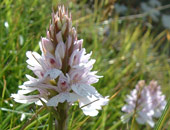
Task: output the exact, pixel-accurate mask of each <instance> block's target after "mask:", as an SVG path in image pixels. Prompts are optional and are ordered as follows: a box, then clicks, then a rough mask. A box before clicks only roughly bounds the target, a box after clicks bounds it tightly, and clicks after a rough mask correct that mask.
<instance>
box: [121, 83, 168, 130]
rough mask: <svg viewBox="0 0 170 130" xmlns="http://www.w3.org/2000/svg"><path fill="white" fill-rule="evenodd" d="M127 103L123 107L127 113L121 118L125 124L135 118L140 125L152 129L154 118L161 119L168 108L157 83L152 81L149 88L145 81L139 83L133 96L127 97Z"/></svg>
mask: <svg viewBox="0 0 170 130" xmlns="http://www.w3.org/2000/svg"><path fill="white" fill-rule="evenodd" d="M126 103H127V104H126V105H125V106H123V107H122V111H123V112H126V113H127V114H125V115H123V116H122V117H121V118H122V121H123V122H128V121H129V119H130V117H131V116H135V119H136V121H137V122H138V123H139V124H145V123H148V124H149V125H150V126H151V127H153V126H154V121H153V117H160V116H161V113H162V111H163V109H164V108H165V106H166V100H165V96H164V95H162V92H161V90H160V86H159V85H158V84H157V81H151V82H150V83H149V85H148V86H147V85H145V81H143V80H141V81H139V82H138V84H137V85H136V88H135V89H134V90H132V91H131V94H130V95H127V98H126Z"/></svg>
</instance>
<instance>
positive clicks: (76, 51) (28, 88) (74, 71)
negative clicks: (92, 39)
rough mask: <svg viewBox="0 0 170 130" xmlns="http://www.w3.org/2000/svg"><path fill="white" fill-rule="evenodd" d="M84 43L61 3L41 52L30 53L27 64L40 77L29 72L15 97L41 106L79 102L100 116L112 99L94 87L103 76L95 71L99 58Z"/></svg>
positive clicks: (53, 17)
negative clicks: (83, 45)
mask: <svg viewBox="0 0 170 130" xmlns="http://www.w3.org/2000/svg"><path fill="white" fill-rule="evenodd" d="M82 44H83V40H82V39H81V40H78V38H77V32H76V29H75V28H74V27H72V17H71V14H70V13H68V10H66V9H65V8H64V6H59V7H58V11H57V12H56V13H54V12H53V13H52V20H51V23H50V26H49V30H48V31H47V33H46V37H43V38H41V43H40V44H39V46H40V49H41V55H39V54H38V53H36V52H31V51H28V52H27V53H26V56H27V57H28V60H27V63H28V66H27V67H28V69H30V70H32V71H33V73H34V74H35V75H36V78H34V77H32V76H30V75H26V77H27V78H28V81H26V82H25V83H24V84H23V85H21V86H19V88H21V90H19V91H18V93H17V94H12V97H13V98H14V100H15V101H16V102H19V103H29V102H35V103H36V104H38V105H42V103H41V101H43V102H45V103H46V105H47V106H58V104H59V103H64V102H67V103H69V105H72V104H73V103H74V102H75V101H78V102H79V106H80V108H82V110H83V113H84V114H85V115H90V116H96V115H97V114H98V110H100V109H101V106H104V105H106V104H107V103H108V100H109V99H108V97H103V96H101V95H100V94H99V93H98V92H97V90H96V89H95V88H94V87H93V86H92V84H94V83H96V82H98V80H99V78H101V77H102V76H98V75H96V71H92V68H93V64H94V63H95V60H94V59H90V56H91V55H92V53H89V54H87V53H86V49H85V48H83V47H82ZM40 99H41V101H40ZM87 104H89V105H87ZM83 106H84V107H83Z"/></svg>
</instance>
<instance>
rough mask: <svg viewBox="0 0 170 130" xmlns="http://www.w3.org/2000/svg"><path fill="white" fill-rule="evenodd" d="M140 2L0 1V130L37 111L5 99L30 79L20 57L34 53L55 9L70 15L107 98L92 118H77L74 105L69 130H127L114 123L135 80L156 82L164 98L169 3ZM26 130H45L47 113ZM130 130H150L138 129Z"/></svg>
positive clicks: (169, 69)
mask: <svg viewBox="0 0 170 130" xmlns="http://www.w3.org/2000/svg"><path fill="white" fill-rule="evenodd" d="M142 2H144V4H145V5H144V4H143V6H144V7H143V6H142ZM142 2H140V1H139V0H137V1H135V0H133V1H129V0H128V1H125V0H120V1H118V0H117V1H116V0H68V1H67V0H0V93H1V96H0V130H9V129H10V130H17V129H18V130H19V129H20V127H21V126H22V125H23V124H24V123H25V122H26V121H27V120H28V119H30V118H31V116H32V115H33V114H34V113H36V111H37V109H38V108H39V107H38V106H35V105H34V104H22V105H21V104H18V103H16V102H14V101H13V100H12V99H11V98H10V95H11V93H16V92H17V91H18V85H21V84H22V83H23V82H24V81H26V77H25V74H30V75H32V76H33V73H32V72H31V71H30V70H28V69H27V67H26V66H27V64H26V54H25V53H26V51H28V50H31V51H37V52H40V49H39V44H38V43H39V42H40V38H41V36H42V37H44V36H45V34H46V30H47V29H48V26H49V23H50V19H51V12H52V8H53V9H54V10H56V9H57V6H58V5H62V4H64V5H65V6H66V7H67V8H68V9H69V11H70V12H71V13H72V17H73V18H72V19H73V26H75V27H76V29H77V32H78V38H79V39H84V47H85V48H86V49H87V51H88V52H90V51H93V54H92V57H93V58H94V59H96V63H95V66H94V69H93V70H97V71H98V75H103V76H104V77H103V78H101V79H100V81H99V82H98V83H97V84H94V86H95V87H96V88H97V90H98V91H99V92H100V93H101V94H102V95H103V96H107V95H109V96H110V97H112V96H113V98H112V99H111V100H110V102H109V104H108V105H107V106H105V107H103V110H101V111H100V114H99V115H98V116H97V117H88V116H85V115H83V113H82V111H81V109H79V108H78V105H75V106H74V107H72V108H71V110H70V120H69V122H70V123H69V129H70V130H74V129H75V130H114V129H117V130H120V129H122V130H125V129H129V128H130V123H129V124H122V122H121V121H120V117H121V115H122V114H123V112H122V111H121V107H122V106H123V105H124V104H125V102H124V99H125V98H126V95H127V94H129V92H130V91H131V90H132V89H133V88H134V87H135V85H136V84H137V82H138V80H146V82H147V83H149V81H151V80H153V79H154V80H157V81H158V83H159V84H160V85H161V86H162V91H163V93H164V94H165V95H166V99H168V98H169V97H170V95H169V93H170V27H169V26H170V25H169V23H170V18H169V16H168V12H169V11H170V6H166V5H169V4H170V2H169V1H168V0H163V1H159V3H161V4H156V6H154V7H153V9H151V10H149V9H148V8H147V6H149V4H148V3H147V2H148V1H142ZM122 5H123V7H122ZM146 5H147V6H146ZM120 6H121V7H120ZM160 7H162V8H160ZM146 8H147V9H148V11H146V10H147V9H146ZM119 9H122V10H123V12H121V10H119ZM154 9H155V10H156V11H155V10H154ZM155 12H156V13H155ZM153 13H155V14H153ZM153 15H154V16H153ZM155 17H156V19H157V20H156V21H155ZM168 20H169V21H168ZM24 116H25V118H23V117H24ZM21 117H22V118H21ZM169 118H170V115H167V118H166V119H165V121H164V124H163V128H162V129H167V130H168V129H170V127H169V128H168V126H170V121H169V120H168V119H169ZM156 121H157V120H155V122H156ZM28 129H33V130H36V129H38V130H39V129H40V130H41V129H44V130H46V129H48V113H46V112H42V113H41V114H40V115H38V117H37V118H36V120H34V122H33V123H32V124H31V125H30V126H29V128H28ZM136 129H142V130H144V129H146V130H149V129H151V128H150V127H149V126H146V125H143V126H139V125H138V126H136Z"/></svg>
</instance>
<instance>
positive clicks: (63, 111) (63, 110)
mask: <svg viewBox="0 0 170 130" xmlns="http://www.w3.org/2000/svg"><path fill="white" fill-rule="evenodd" d="M68 110H69V105H68V103H66V102H65V103H59V105H58V107H57V112H58V115H59V117H58V119H57V122H58V124H57V130H67V129H68V126H67V125H68V121H67V119H68Z"/></svg>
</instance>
